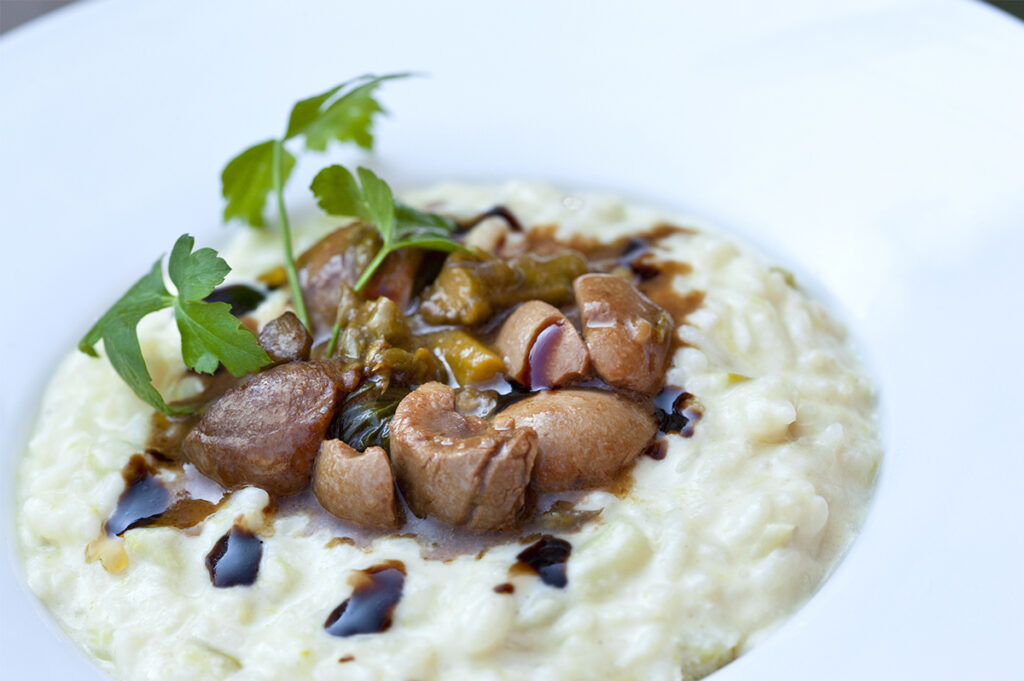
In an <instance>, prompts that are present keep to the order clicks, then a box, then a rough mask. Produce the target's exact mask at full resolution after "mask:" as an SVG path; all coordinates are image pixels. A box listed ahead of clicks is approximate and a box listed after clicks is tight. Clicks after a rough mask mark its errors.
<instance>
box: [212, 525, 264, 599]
mask: <svg viewBox="0 0 1024 681" xmlns="http://www.w3.org/2000/svg"><path fill="white" fill-rule="evenodd" d="M262 557H263V540H262V539H260V538H259V537H257V536H256V535H254V534H253V533H252V532H249V531H248V530H246V529H244V528H241V527H239V526H238V525H235V526H234V527H232V528H231V529H230V530H228V533H227V534H225V535H224V536H223V537H221V538H220V539H218V540H217V543H216V544H214V545H213V549H212V550H211V551H210V553H208V554H207V555H206V569H207V570H209V571H210V581H211V582H213V585H214V586H216V587H218V588H226V587H229V586H248V585H250V584H252V583H254V582H255V581H256V575H257V574H258V573H259V571H260V559H261V558H262Z"/></svg>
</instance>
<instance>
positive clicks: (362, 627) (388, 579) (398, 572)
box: [324, 560, 405, 636]
mask: <svg viewBox="0 0 1024 681" xmlns="http://www.w3.org/2000/svg"><path fill="white" fill-rule="evenodd" d="M349 583H350V584H351V585H352V586H353V587H354V589H353V591H352V595H351V596H349V597H348V598H346V599H345V600H344V601H343V602H342V604H341V605H339V606H338V607H337V608H335V609H334V611H333V612H332V613H331V614H330V616H328V618H327V621H326V622H324V629H326V630H327V633H328V634H330V635H332V636H354V635H356V634H376V633H380V632H382V631H387V630H388V629H389V628H391V621H392V615H393V613H394V611H395V606H397V605H398V601H399V600H401V598H402V587H403V586H404V585H405V565H404V564H402V563H401V562H399V561H396V560H389V561H385V562H383V563H380V564H379V565H374V566H372V567H368V568H366V569H365V570H359V571H357V572H355V573H354V574H353V575H352V577H350V578H349Z"/></svg>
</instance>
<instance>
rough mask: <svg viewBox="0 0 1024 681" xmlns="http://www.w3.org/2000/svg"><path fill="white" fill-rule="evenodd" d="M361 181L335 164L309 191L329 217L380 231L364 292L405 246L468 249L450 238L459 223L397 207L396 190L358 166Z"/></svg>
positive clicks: (333, 338) (329, 350)
mask: <svg viewBox="0 0 1024 681" xmlns="http://www.w3.org/2000/svg"><path fill="white" fill-rule="evenodd" d="M356 173H357V174H358V175H359V182H358V183H357V182H356V178H355V177H354V176H353V175H352V173H351V172H349V170H348V169H347V168H345V167H343V166H339V165H334V166H330V167H328V168H324V169H323V170H321V171H320V172H319V173H317V176H316V177H315V178H313V184H312V185H310V189H312V190H313V194H314V195H315V196H316V198H317V202H318V203H319V204H320V207H321V208H323V209H324V210H325V211H326V212H327V213H329V214H330V215H345V216H350V217H358V218H360V219H362V220H363V221H365V222H367V223H369V224H371V225H373V226H374V227H376V229H377V231H378V232H379V233H380V237H381V242H382V243H381V246H380V250H378V251H377V254H376V255H375V256H374V258H373V260H371V261H370V263H369V264H368V265H367V266H366V269H364V270H363V273H362V274H361V275H360V276H359V279H358V280H357V281H356V284H355V286H354V287H353V288H354V290H355V292H356V293H359V292H360V291H362V290H363V287H365V286H366V284H367V282H369V281H370V279H371V277H373V273H374V272H376V271H377V268H378V267H380V265H381V263H383V262H384V259H385V258H387V257H388V255H390V254H391V253H393V252H394V251H397V250H399V249H402V248H410V247H415V248H424V249H427V250H434V251H457V250H460V249H463V246H462V245H461V244H460V243H459V242H458V241H455V240H454V239H453V238H452V236H451V234H452V230H453V229H454V228H455V223H454V222H452V221H451V220H448V219H446V218H444V217H442V216H439V215H433V214H431V213H424V212H423V211H419V210H416V209H414V208H410V207H408V206H403V205H401V204H396V202H395V198H394V195H393V194H392V193H391V187H389V186H388V184H387V183H386V182H385V181H384V180H382V179H380V178H379V177H377V176H376V175H375V174H374V173H373V171H371V170H369V169H367V168H357V169H356ZM339 327H340V324H335V326H334V329H333V330H332V331H331V340H330V343H329V344H328V346H327V354H328V356H330V355H332V354H333V352H334V348H335V343H336V342H337V337H338V332H339Z"/></svg>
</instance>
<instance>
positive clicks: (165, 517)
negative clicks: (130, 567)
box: [103, 454, 227, 537]
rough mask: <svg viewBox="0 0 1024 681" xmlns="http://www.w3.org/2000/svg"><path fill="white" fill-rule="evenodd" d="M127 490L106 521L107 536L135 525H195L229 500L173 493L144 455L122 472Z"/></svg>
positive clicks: (131, 459)
mask: <svg viewBox="0 0 1024 681" xmlns="http://www.w3.org/2000/svg"><path fill="white" fill-rule="evenodd" d="M121 476H122V477H123V478H124V483H125V489H124V492H122V493H121V496H120V497H119V498H118V500H117V506H116V507H115V508H114V512H113V513H111V514H110V517H109V518H108V519H107V521H106V522H105V523H104V525H103V528H104V532H106V534H107V535H109V536H111V537H113V536H121V535H122V534H124V533H125V532H127V531H128V530H130V529H133V528H136V527H176V528H178V529H180V530H184V529H188V528H190V527H194V526H196V525H198V524H199V523H201V522H203V521H204V520H206V518H208V517H209V516H210V514H212V513H213V512H214V511H216V510H217V509H218V508H220V506H221V505H222V504H223V503H224V501H225V500H226V499H227V495H225V496H224V497H223V498H222V499H221V500H220V501H219V502H217V503H213V502H210V501H206V500H205V499H193V498H192V497H191V496H190V495H189V494H188V492H185V491H178V492H177V493H172V492H171V490H170V489H169V488H168V486H167V484H166V483H164V482H163V481H162V480H161V479H160V477H159V475H158V473H157V469H156V467H155V466H154V465H153V464H151V463H150V461H149V460H147V458H146V457H145V456H143V455H142V454H134V455H132V457H131V458H130V459H129V460H128V463H127V464H125V467H124V469H123V470H122V471H121Z"/></svg>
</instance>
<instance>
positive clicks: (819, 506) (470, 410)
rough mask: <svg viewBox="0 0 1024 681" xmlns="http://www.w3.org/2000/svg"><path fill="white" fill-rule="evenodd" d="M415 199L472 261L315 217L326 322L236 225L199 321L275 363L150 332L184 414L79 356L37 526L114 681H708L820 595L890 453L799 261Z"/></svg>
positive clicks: (579, 216)
mask: <svg viewBox="0 0 1024 681" xmlns="http://www.w3.org/2000/svg"><path fill="white" fill-rule="evenodd" d="M405 198H406V201H408V205H410V206H417V207H419V208H420V209H421V210H430V211H432V213H434V214H438V215H441V216H443V218H444V219H445V220H448V221H450V222H451V224H452V225H454V228H453V230H452V232H451V237H450V238H451V241H452V243H451V244H448V243H445V244H443V245H444V248H443V249H434V250H431V249H429V248H415V247H409V248H402V249H396V250H393V251H390V252H387V251H385V250H383V246H382V240H381V239H382V236H381V234H382V233H383V232H381V231H380V230H378V229H375V228H374V227H373V225H370V224H367V223H366V222H365V221H363V220H359V219H356V220H351V221H347V222H345V223H344V224H341V225H340V226H339V225H338V222H337V221H336V220H335V221H333V222H330V223H328V222H327V221H326V220H324V221H321V222H311V223H310V224H309V225H308V228H307V229H305V230H303V231H301V232H300V233H298V234H297V239H299V240H300V241H301V242H302V243H303V244H304V245H305V248H304V249H302V254H301V255H300V256H299V258H298V260H297V263H296V264H297V275H298V280H297V281H298V285H299V286H301V292H302V298H303V299H304V301H305V309H304V310H301V309H296V306H295V301H294V300H293V296H292V295H291V293H290V291H289V289H288V287H287V286H286V283H287V281H288V279H287V277H288V274H287V273H286V272H285V271H284V270H283V269H282V268H281V267H279V266H278V262H277V261H276V260H275V254H274V252H273V251H272V250H271V249H270V248H269V245H268V242H267V241H266V238H265V237H263V236H262V235H261V234H259V233H255V232H253V233H246V234H242V235H239V236H238V237H236V239H235V241H234V242H233V243H232V245H231V246H230V247H229V249H228V250H227V251H226V254H225V258H226V260H228V261H229V262H230V263H231V265H232V266H233V267H234V269H233V271H232V274H231V278H230V279H229V280H228V281H226V282H225V284H224V285H222V286H220V287H218V288H216V289H214V290H213V291H212V293H209V295H206V296H205V297H204V299H203V301H202V302H207V303H211V302H217V301H220V302H224V303H228V304H230V305H231V312H232V314H234V315H236V316H237V317H239V318H240V320H241V323H242V324H243V325H244V326H245V327H246V328H247V329H248V330H249V331H251V332H252V333H253V334H254V335H255V337H256V338H257V339H258V344H259V347H260V348H261V349H262V350H261V356H262V353H263V352H265V353H266V354H265V357H266V360H265V361H266V364H265V366H263V368H261V369H259V370H258V371H255V372H252V371H250V372H248V373H244V375H241V376H235V375H232V373H231V372H229V371H228V370H227V369H226V368H225V367H224V365H221V366H220V368H219V369H218V370H216V371H214V372H213V373H212V374H209V375H202V374H199V373H196V372H193V371H190V370H188V369H186V366H185V365H184V364H182V360H181V354H182V350H181V348H182V343H183V340H182V339H187V337H186V336H184V335H182V336H179V335H178V331H177V329H178V328H181V323H180V320H179V323H178V326H177V327H176V326H175V322H174V320H173V318H172V317H171V315H170V311H169V310H163V311H160V312H156V313H154V314H152V315H150V316H149V317H147V318H146V319H145V320H143V321H142V322H141V323H140V325H139V330H138V336H139V339H140V342H141V350H142V353H143V354H144V355H145V359H146V364H147V365H148V367H149V370H150V372H151V373H152V380H153V384H154V385H155V386H156V388H157V389H158V390H159V393H160V394H162V395H166V396H168V400H167V410H166V413H164V412H162V411H156V412H154V410H153V409H152V408H151V407H150V406H149V405H147V404H146V403H144V402H142V401H140V400H139V399H137V398H136V397H135V395H133V394H132V392H131V390H129V388H128V387H126V386H125V385H124V384H122V383H119V382H118V380H117V376H116V374H115V373H114V370H113V369H112V367H111V365H110V364H108V363H107V362H106V361H97V360H95V359H93V358H90V357H87V356H86V355H84V354H80V353H75V354H73V355H71V356H69V357H68V358H67V359H66V360H65V361H64V362H63V363H62V364H61V366H60V368H59V369H58V371H57V374H56V376H55V377H54V379H53V381H52V383H51V384H50V387H49V388H48V390H47V393H46V396H45V399H44V403H43V407H42V411H41V414H40V418H39V423H38V424H37V426H36V429H35V432H34V435H33V437H32V439H31V442H30V446H29V452H28V454H27V456H26V459H25V461H24V464H23V468H22V473H21V475H22V478H21V485H20V502H21V515H20V536H21V541H22V545H23V549H24V554H25V560H26V573H27V578H28V580H29V582H30V585H31V587H32V588H33V590H34V591H35V592H36V593H37V594H39V596H40V597H41V598H42V599H43V601H44V602H46V604H47V605H48V606H49V607H50V608H51V609H52V610H53V612H54V613H55V615H56V617H57V618H58V620H59V621H60V622H61V624H62V625H63V626H64V627H65V628H66V629H67V630H68V631H69V633H70V634H71V636H72V637H73V638H74V639H75V640H76V641H78V642H79V643H80V644H81V645H82V646H84V647H85V648H86V649H87V650H88V651H89V652H90V653H91V655H92V656H93V657H94V658H95V659H96V660H97V662H98V663H99V664H100V665H101V666H102V667H103V668H104V669H105V670H107V671H108V672H110V673H111V674H113V675H114V676H116V677H118V678H121V679H158V678H159V679H193V678H204V679H227V678H232V679H317V680H328V679H410V680H411V679H417V680H421V681H422V680H425V679H445V680H446V681H448V680H452V679H474V680H479V679H505V678H508V679H531V680H543V679H552V680H554V679H558V680H559V681H565V680H566V679H609V680H615V679H634V678H643V679H652V680H654V679H678V678H686V679H694V678H699V677H700V676H703V675H705V674H707V673H709V672H711V671H713V670H714V669H716V668H718V667H720V666H721V665H723V664H725V663H727V662H729V661H730V660H731V659H733V658H734V657H735V656H736V655H737V654H739V653H740V652H742V651H743V650H745V649H746V648H747V647H748V646H749V645H750V644H751V643H752V642H753V641H754V640H755V639H756V637H757V635H758V633H759V632H763V631H765V630H767V629H768V628H769V627H771V626H772V625H774V624H775V623H776V622H778V621H779V620H780V619H781V618H784V617H785V616H786V615H788V614H789V613H791V612H792V611H793V610H794V609H795V608H796V607H798V606H799V605H800V604H801V603H802V602H803V601H804V600H805V599H806V598H807V597H808V596H809V595H810V594H811V593H813V591H814V590H815V589H816V588H817V586H818V585H819V584H820V582H821V581H822V580H823V579H824V577H825V576H826V574H827V573H828V572H829V570H830V569H831V567H832V566H833V565H834V563H835V561H836V560H837V558H838V557H839V556H840V555H841V553H842V551H843V550H844V548H845V547H846V546H847V545H848V543H849V541H850V540H851V538H852V535H853V533H854V532H855V531H856V529H857V528H858V527H859V524H860V521H861V518H862V514H863V511H864V508H865V505H866V503H867V500H868V498H869V495H870V491H871V485H872V481H873V478H874V473H875V469H876V467H877V464H878V461H879V457H880V450H879V445H878V439H877V434H876V430H877V428H876V425H875V416H874V399H873V395H872V390H871V387H870V384H869V382H868V381H867V379H866V378H865V376H864V372H863V370H862V369H861V368H860V366H859V365H858V363H857V361H856V359H855V355H854V353H853V352H852V350H851V349H850V347H849V345H848V343H847V342H846V340H845V337H844V332H843V330H842V329H841V328H840V327H839V326H838V325H836V324H835V323H834V322H833V321H832V320H831V319H830V318H829V317H828V315H827V314H826V313H825V312H824V311H823V309H822V307H821V306H820V305H819V304H818V303H816V302H814V301H813V300H812V299H810V298H809V297H808V296H807V295H806V294H805V293H804V292H803V291H802V290H801V289H800V288H799V287H798V286H797V285H796V283H795V282H794V281H793V278H792V276H791V275H789V274H788V273H786V272H784V271H782V270H780V269H778V268H772V267H769V266H766V265H765V264H764V263H763V262H762V261H761V260H760V259H759V258H758V257H757V256H756V255H753V254H751V253H749V252H748V251H747V250H746V249H744V248H742V247H740V246H737V245H735V244H733V243H731V242H729V241H727V240H725V239H723V238H722V237H720V236H718V235H716V234H715V233H713V232H710V231H707V230H698V229H694V228H692V227H684V226H680V224H679V223H678V222H675V221H668V220H666V219H665V218H664V217H663V216H661V215H660V214H658V213H657V212H656V211H653V210H651V209H648V208H645V207H640V206H633V205H630V204H626V203H623V202H622V201H620V200H618V199H614V198H609V197H602V196H597V195H580V196H565V195H563V194H561V193H559V192H557V191H556V190H554V189H551V188H548V187H544V186H539V185H532V184H523V183H512V184H509V185H506V186H504V187H501V188H497V189H496V188H484V187H468V186H441V187H436V188H433V189H429V190H425V191H422V192H418V193H414V194H412V195H409V196H407V197H405ZM396 205H397V204H396ZM410 210H412V209H410ZM423 215H425V214H423ZM384 245H386V244H384ZM176 249H177V247H176ZM377 254H381V257H382V258H383V259H382V260H381V261H380V262H378V263H375V266H376V269H373V268H369V269H368V263H370V262H371V261H372V260H374V258H375V255H377ZM385 254H386V257H383V255H385ZM194 255H195V256H196V262H199V261H200V258H199V257H198V256H199V255H200V253H199V252H197V253H196V254H194ZM172 257H173V256H172ZM174 267H177V265H175V264H174V263H173V261H172V275H173V274H174V271H173V268H174ZM364 272H372V277H370V278H368V279H367V280H366V281H362V280H361V275H362V274H363V273H364ZM176 283H177V282H176ZM179 289H181V292H180V293H179V294H178V295H179V296H182V297H183V296H184V295H185V291H184V288H183V287H181V286H179ZM190 304H192V303H190V302H187V301H186V302H184V303H182V304H181V305H182V306H187V305H190ZM190 309H202V308H190ZM211 309H212V308H211ZM297 313H298V314H297ZM194 314H195V316H197V317H198V315H199V313H194ZM304 314H305V315H308V325H307V324H304V323H303V321H302V320H301V319H300V317H302V316H303V315H304ZM184 333H185V331H183V332H182V334H184ZM191 342H192V341H189V340H185V345H188V344H189V343H191ZM184 350H185V354H187V350H188V348H184ZM112 361H113V358H112ZM214 366H216V363H215V364H214ZM236 373H243V372H236Z"/></svg>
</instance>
